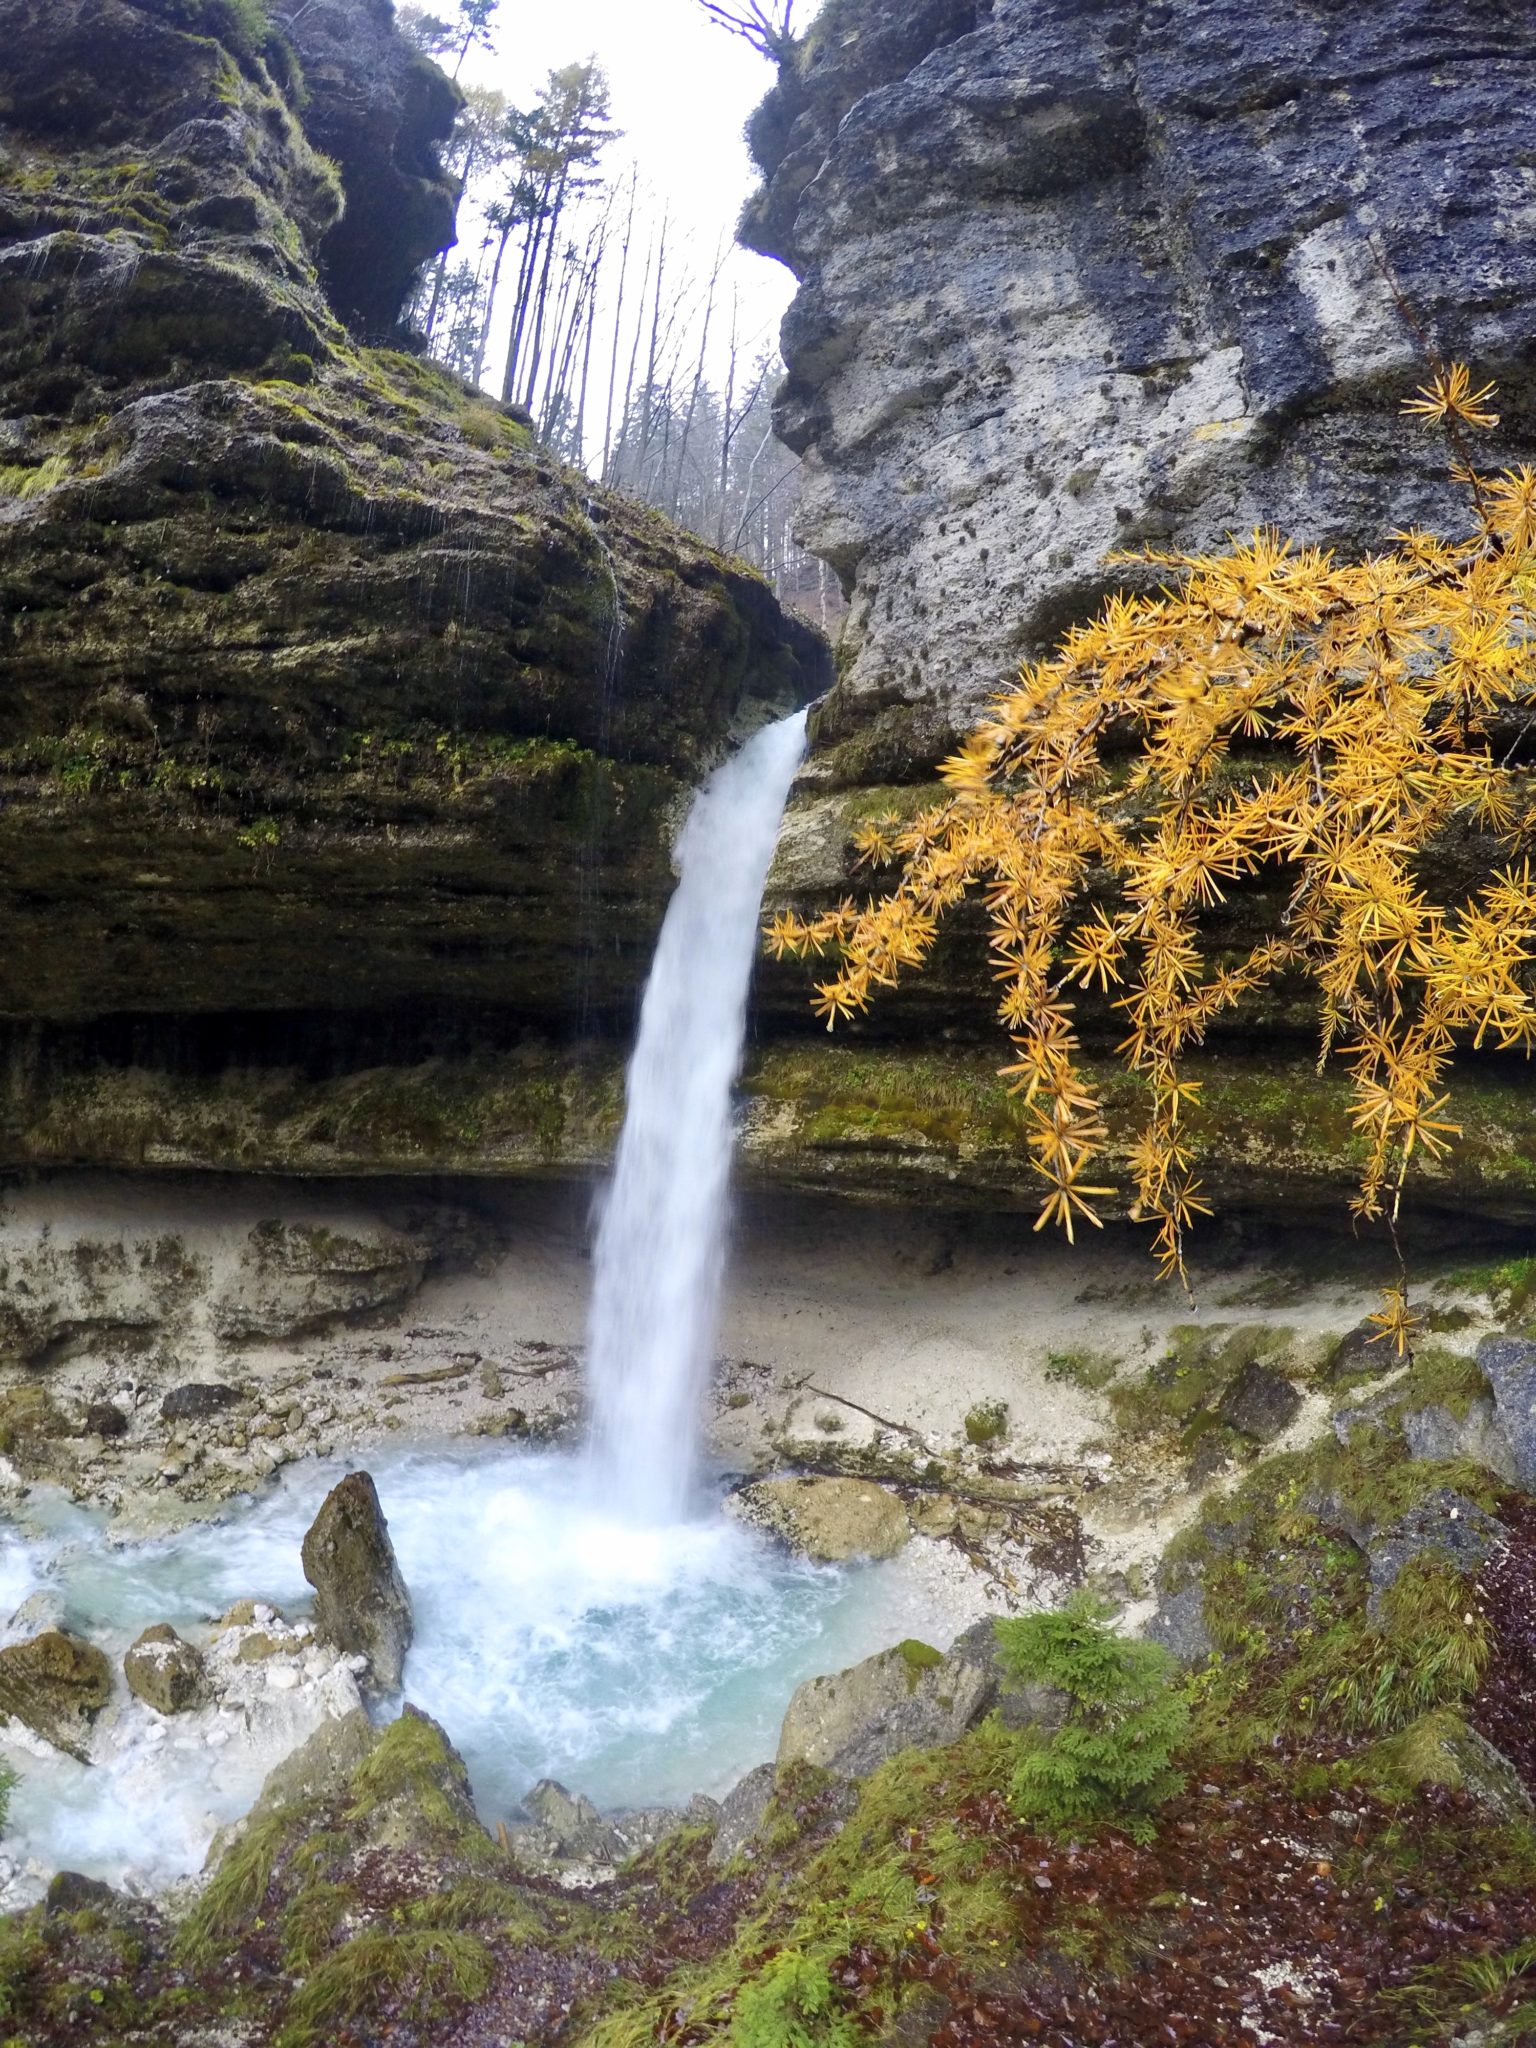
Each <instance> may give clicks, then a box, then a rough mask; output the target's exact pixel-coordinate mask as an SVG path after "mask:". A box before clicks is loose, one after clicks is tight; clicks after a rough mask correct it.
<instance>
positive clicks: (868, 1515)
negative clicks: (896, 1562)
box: [728, 1478, 912, 1564]
mask: <svg viewBox="0 0 1536 2048" xmlns="http://www.w3.org/2000/svg"><path fill="white" fill-rule="evenodd" d="M728 1508H729V1511H730V1512H731V1513H732V1514H734V1515H735V1516H737V1518H738V1519H740V1520H742V1521H746V1522H751V1523H754V1524H755V1525H756V1526H757V1527H758V1528H760V1529H766V1530H768V1531H769V1532H770V1533H771V1534H773V1535H775V1536H778V1537H781V1538H782V1539H783V1541H784V1542H786V1543H788V1544H789V1545H790V1547H791V1548H792V1549H794V1550H799V1551H802V1552H803V1553H804V1554H805V1556H807V1557H811V1558H816V1559H817V1560H819V1561H820V1562H822V1563H825V1564H837V1563H841V1562H842V1561H843V1560H844V1559H846V1558H850V1557H874V1558H881V1557H894V1556H895V1554H896V1552H897V1551H898V1550H900V1549H902V1547H903V1546H904V1545H905V1544H906V1543H907V1542H908V1540H909V1539H910V1537H911V1534H912V1525H911V1522H910V1520H909V1519H908V1516H907V1511H906V1509H905V1508H904V1507H903V1506H902V1504H901V1502H900V1501H899V1500H898V1499H897V1498H896V1496H895V1495H894V1494H893V1493H889V1492H887V1491H886V1489H885V1488H884V1487H882V1486H878V1485H876V1484H875V1483H874V1482H873V1481H872V1480H863V1479H816V1478H801V1479H763V1480H757V1481H755V1482H754V1483H753V1484H752V1485H750V1486H745V1487H742V1488H741V1489H740V1491H739V1492H737V1493H735V1494H733V1495H732V1496H731V1498H730V1501H729V1502H728Z"/></svg>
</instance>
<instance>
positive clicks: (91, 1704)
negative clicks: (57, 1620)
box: [0, 1628, 112, 1763]
mask: <svg viewBox="0 0 1536 2048" xmlns="http://www.w3.org/2000/svg"><path fill="white" fill-rule="evenodd" d="M111 1695H112V1667H111V1665H110V1664H109V1663H108V1662H107V1659H106V1656H105V1655H104V1653H103V1652H102V1651H101V1650H99V1649H97V1647H96V1646H95V1644H94V1643H88V1642H86V1641H85V1640H84V1638H83V1637H81V1636H77V1635H73V1634H71V1633H70V1632H69V1631H68V1630H66V1629H59V1628H53V1629H45V1630H44V1632H43V1633H42V1634H41V1635H38V1636H33V1637H32V1638H31V1639H30V1640H29V1641H27V1642H24V1643H12V1644H11V1645H9V1647H7V1648H6V1649H3V1650H0V1714H3V1715H5V1716H7V1717H8V1718H11V1719H14V1720H17V1721H20V1722H21V1723H22V1725H23V1726H24V1727H27V1728H30V1729H31V1730H32V1732H33V1734H34V1735H40V1736H41V1737H42V1738H43V1740H44V1741H45V1742H49V1743H52V1745H53V1747H54V1748H55V1749H60V1750H63V1751H64V1753H65V1755H66V1756H72V1757H75V1758H77V1759H78V1760H79V1761H80V1762H82V1763H84V1762H86V1761H88V1756H89V1745H90V1736H91V1723H92V1722H93V1721H94V1720H95V1719H96V1716H97V1715H98V1714H99V1713H100V1712H101V1710H102V1708H103V1707H104V1706H105V1705H106V1704H107V1701H108V1700H109V1699H110V1698H111Z"/></svg>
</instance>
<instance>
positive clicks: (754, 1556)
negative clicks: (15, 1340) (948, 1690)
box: [0, 1445, 952, 1882]
mask: <svg viewBox="0 0 1536 2048" xmlns="http://www.w3.org/2000/svg"><path fill="white" fill-rule="evenodd" d="M346 1469H348V1467H347V1466H346V1464H345V1463H343V1462H342V1461H340V1460H329V1461H325V1462H323V1463H310V1464H307V1465H302V1466H295V1467H293V1468H291V1469H290V1470H289V1471H287V1472H286V1473H284V1475H283V1477H282V1480H281V1482H280V1483H279V1484H277V1485H275V1486H273V1487H272V1488H271V1489H269V1490H268V1491H267V1492H266V1493H264V1494H263V1495H262V1496H261V1497H260V1498H259V1499H257V1500H253V1501H249V1502H245V1503H242V1504H238V1505H237V1506H236V1507H235V1508H234V1509H233V1510H232V1511H231V1512H230V1513H229V1514H228V1515H227V1516H226V1517H225V1518H224V1519H223V1520H221V1521H219V1522H216V1523H208V1524H201V1525H196V1526H193V1527H191V1528H188V1529H185V1530H183V1531H181V1532H179V1533H178V1534H177V1535H176V1536H175V1537H173V1538H168V1539H166V1540H164V1541H160V1542H156V1543H148V1544H131V1545H114V1544H112V1543H110V1542H108V1541H107V1540H106V1538H105V1536H104V1533H103V1531H102V1529H101V1527H100V1526H99V1524H98V1522H97V1521H96V1520H95V1519H94V1518H93V1517H91V1516H90V1515H88V1514H87V1513H85V1512H84V1511H82V1510H80V1509H77V1508H73V1507H70V1506H68V1505H67V1504H65V1503H62V1502H55V1503H51V1504H44V1505H43V1507H42V1508H41V1510H40V1511H39V1513H38V1514H37V1515H35V1516H34V1517H33V1518H32V1522H31V1527H30V1528H29V1532H28V1534H26V1535H25V1536H23V1535H22V1534H20V1533H19V1532H18V1531H16V1530H14V1529H9V1530H0V1611H5V1612H9V1611H11V1609H12V1607H14V1605H15V1604H16V1603H18V1602H19V1601H20V1600H21V1599H22V1598H24V1597H25V1596H26V1595H27V1594H28V1593H29V1592H31V1591H33V1590H35V1589H37V1588H38V1587H47V1588H49V1589H50V1590H51V1591H53V1592H54V1594H55V1595H56V1596H58V1597H60V1598H61V1599H62V1601H63V1603H64V1608H65V1614H66V1619H67V1620H68V1622H69V1624H70V1625H71V1626H73V1627H75V1628H77V1629H79V1630H81V1631H82V1632H83V1633H85V1634H87V1635H89V1636H91V1637H92V1638H93V1639H95V1640H97V1641H99V1642H101V1643H103V1645H104V1646H105V1647H108V1648H109V1649H111V1650H113V1651H114V1652H115V1653H116V1654H118V1655H120V1654H121V1650H122V1649H123V1648H124V1647H125V1646H126V1644H127V1643H128V1642H129V1641H130V1640H131V1639H132V1637H133V1636H134V1635H136V1634H137V1633H138V1631H139V1630H140V1629H141V1628H142V1627H144V1626H145V1625H146V1624H147V1623H149V1622H152V1621H169V1622H171V1623H172V1624H173V1625H174V1626H175V1627H177V1628H178V1629H181V1630H182V1631H183V1632H184V1633H186V1634H188V1635H189V1636H191V1637H192V1638H193V1639H194V1640H195V1639H196V1637H197V1633H198V1630H199V1628H200V1627H201V1626H204V1625H206V1623H208V1622H209V1621H211V1620H213V1619H214V1618H215V1617H217V1616H218V1615H219V1614H220V1613H222V1612H223V1611H224V1610H225V1609H226V1608H227V1607H228V1606H229V1605H230V1604H231V1603H232V1602H233V1601H234V1600H236V1599H240V1598H244V1597H248V1596H249V1597H253V1598H257V1599H264V1600H267V1601H270V1602H271V1603H272V1604H273V1605H274V1606H276V1607H278V1608H280V1609H281V1610H282V1611H283V1612H284V1613H285V1614H287V1615H288V1616H290V1618H292V1617H296V1616H297V1615H299V1614H301V1613H303V1612H304V1611H306V1609H307V1607H308V1603H309V1598H310V1589H309V1588H308V1586H307V1585H306V1584H305V1582H304V1577H303V1573H302V1570H301V1568H300V1562H299V1546H300V1543H301V1541H302V1538H303V1535H304V1531H305V1529H306V1528H307V1527H308V1525H309V1523H310V1521H311V1520H312V1519H313V1517H314V1514H315V1511H316V1510H317V1508H318V1507H319V1505H320V1502H321V1500H322V1499H323V1498H324V1496H325V1493H326V1492H327V1490H328V1489H329V1488H330V1487H331V1486H332V1485H333V1484H334V1483H335V1481H336V1479H337V1478H338V1477H339V1476H340V1475H341V1473H342V1472H343V1471H345V1470H346ZM368 1469H369V1470H370V1471H371V1472H372V1473H373V1476H374V1479H375V1481H376V1483H377V1485H378V1489H379V1495H380V1499H381V1502H382V1504H383V1507H384V1512H385V1515H386V1517H387V1519H388V1521H389V1525H390V1532H391V1536H392V1538H393V1540H394V1543H395V1547H396V1551H397V1553H398V1556H399V1559H400V1565H401V1569H402V1572H403V1574H404V1576H405V1580H406V1583H407V1585H408V1586H409V1588H410V1591H411V1597H412V1601H413V1604H414V1607H415V1614H416V1641H415V1644H414V1646H413V1648H412V1650H411V1653H410V1656H409V1658H408V1660H407V1664H406V1674H405V1696H406V1697H407V1698H408V1699H410V1700H411V1701H413V1702H414V1703H415V1704H416V1705H418V1706H420V1707H421V1708H423V1709H424V1710H425V1711H426V1712H428V1713H430V1714H431V1715H433V1716H434V1717H435V1718H436V1719H438V1720H439V1721H441V1722H442V1723H443V1725H444V1727H445V1728H446V1729H447V1730H448V1733H449V1735H450V1736H451V1738H452V1739H453V1741H454V1742H455V1744H456V1745H457V1746H458V1748H459V1749H460V1751H461V1752H462V1754H463V1755H464V1757H465V1760H466V1762H467V1763H468V1765H469V1768H470V1773H471V1777H472V1779H473V1782H474V1786H475V1791H476V1796H477V1800H478V1802H479V1805H480V1809H481V1812H482V1814H483V1816H484V1817H485V1818H486V1819H487V1820H488V1821H490V1822H494V1821H495V1820H496V1819H497V1818H500V1817H503V1816H508V1815H510V1814H511V1813H512V1812H513V1811H514V1809H515V1808H516V1806H517V1803H518V1801H519V1799H520V1797H521V1795H522V1794H523V1793H524V1792H525V1791H526V1790H527V1789H528V1788H529V1787H530V1786H531V1785H532V1784H533V1783H534V1782H535V1781H536V1780H537V1779H538V1778H540V1777H544V1776H551V1777H556V1778H559V1779H560V1780H562V1782H564V1783H565V1784H567V1785H568V1786H570V1787H571V1788H572V1789H573V1790H580V1791H582V1792H585V1793H586V1794H587V1795H588V1796H589V1797H591V1798H592V1799H594V1800H596V1801H597V1803H598V1804H599V1805H600V1806H605V1807H617V1806H626V1805H651V1804H669V1803H673V1802H680V1801H684V1800H686V1799H687V1798H688V1797H689V1796H690V1795H691V1794H692V1793H694V1792H710V1793H715V1794H718V1793H720V1792H723V1791H725V1790H726V1789H727V1788H728V1787H729V1786H730V1785H731V1784H732V1783H734V1782H735V1780H736V1779H737V1778H738V1777H739V1776H741V1774H742V1773H743V1772H744V1771H746V1770H748V1769H750V1768H751V1767H752V1766H753V1765H755V1764H757V1763H760V1762H762V1761H763V1760H764V1759H766V1758H768V1757H770V1756H771V1755H772V1754H773V1751H774V1748H775V1744H776V1740H777V1731H778V1723H779V1720H780V1718H781V1717H782V1714H783V1711H784V1708H785V1705H786V1704H787V1702H788V1700H789V1696H790V1694H791V1692H793V1690H794V1688H795V1687H796V1686H797V1685H798V1684H799V1683H800V1682H801V1680H803V1679H805V1678H807V1677H810V1676H812V1675H814V1674H816V1673H819V1672H824V1671H832V1670H838V1669H840V1668H842V1667H843V1666H845V1665H847V1664H849V1663H852V1662H854V1661H856V1660H857V1659H858V1658H859V1657H862V1656H867V1655H869V1654H870V1653H871V1652H872V1651H874V1650H876V1649H879V1648H882V1647H883V1646H885V1645H886V1644H888V1643H890V1642H892V1641H895V1640H898V1639H900V1638H901V1637H903V1636H906V1635H913V1634H916V1635H927V1636H929V1638H930V1639H933V1637H934V1636H935V1634H936V1633H937V1632H938V1631H940V1630H942V1629H943V1626H944V1624H943V1621H942V1616H941V1614H940V1612H939V1611H938V1596H937V1594H935V1593H933V1592H930V1591H929V1590H928V1589H927V1588H926V1587H924V1586H923V1585H922V1584H921V1583H920V1582H919V1580H918V1579H917V1577H916V1576H915V1574H913V1573H912V1572H910V1571H909V1570H908V1569H906V1568H905V1567H904V1565H903V1563H902V1562H901V1561H900V1560H895V1561H893V1562H892V1563H889V1564H883V1565H859V1566H826V1565H813V1564H809V1563H807V1562H805V1561H804V1560H801V1559H796V1558H792V1557H790V1556H788V1555H786V1554H785V1553H784V1552H783V1551H782V1550H780V1549H779V1548H777V1547H776V1546H773V1545H771V1544H769V1543H768V1542H767V1541H766V1540H765V1539H763V1538H761V1537H759V1536H758V1535H756V1534H755V1533H754V1532H751V1531H749V1530H746V1529H744V1528H742V1527H740V1526H739V1525H737V1524H736V1523H734V1522H731V1521H729V1520H728V1519H727V1518H726V1517H725V1516H724V1515H723V1514H721V1513H720V1512H719V1511H718V1509H711V1510H709V1511H707V1512H703V1513H701V1514H700V1515H698V1516H696V1517H694V1518H691V1519H687V1520H683V1521H679V1522H677V1523H674V1524H672V1525H670V1526H667V1527H662V1528H657V1529H637V1528H636V1527H634V1526H633V1525H632V1524H631V1523H629V1522H627V1521H624V1520H620V1519H617V1518H615V1517H614V1516H613V1515H612V1514H611V1513H609V1512H607V1511H605V1509H604V1508H603V1506H602V1505H601V1504H599V1503H597V1502H595V1501H594V1499H593V1497H592V1493H591V1490H590V1487H589V1486H588V1485H587V1484H586V1483H585V1481H586V1468H585V1465H584V1463H583V1462H581V1461H578V1460H576V1459H573V1458H571V1457H570V1456H568V1455H564V1454H556V1453H552V1452H550V1453H539V1452H527V1451H509V1450H508V1449H506V1448H505V1447H504V1446H501V1445H494V1446H491V1445H487V1446H483V1447H480V1446H476V1447H468V1448H467V1447H462V1446H453V1447H446V1446H444V1447H439V1448H431V1447H428V1448H422V1447H416V1448H413V1449H411V1450H409V1451H401V1452H386V1453H380V1454H376V1455H374V1456H371V1457H370V1458H369V1460H368ZM951 1626H952V1623H951ZM941 1639H942V1638H941ZM157 1718H158V1717H156V1716H153V1715H152V1714H150V1713H149V1712H148V1710H147V1709H145V1708H143V1707H141V1706H139V1705H138V1703H137V1702H131V1701H128V1702H125V1703H123V1704H122V1705H121V1706H120V1708H119V1709H118V1718H117V1722H116V1726H115V1731H114V1736H113V1742H112V1745H111V1754H110V1755H109V1756H107V1758H106V1759H105V1760H104V1761H103V1762H100V1763H98V1764H96V1765H95V1766H92V1767H90V1768H87V1767H84V1766H81V1765H78V1764H75V1763H72V1762H70V1761H68V1760H67V1759H63V1758H56V1757H51V1756H50V1757H46V1758H44V1757H40V1756H34V1755H30V1754H22V1755H20V1756H19V1757H18V1758H17V1759H16V1760H17V1761H18V1763H19V1767H20V1769H21V1771H22V1774H23V1782H22V1785H21V1787H20V1788H19V1790H18V1793H17V1795H16V1799H15V1802H14V1807H13V1827H12V1829H11V1830H10V1831H9V1832H8V1834H7V1837H6V1840H5V1842H4V1843H3V1844H0V1847H3V1849H4V1850H5V1851H7V1852H9V1853H10V1854H11V1855H12V1856H13V1857H15V1856H21V1857H22V1858H23V1859H25V1858H26V1857H31V1858H34V1859H36V1860H37V1861H38V1862H39V1863H40V1864H41V1865H43V1866H46V1867H51V1868H58V1867H64V1866H67V1867H72V1868H77V1869H82V1868H83V1869H86V1870H87V1871H88V1872H89V1873H90V1874H95V1875H100V1876H103V1877H107V1878H108V1879H109V1880H112V1881H121V1880H122V1878H123V1877H124V1875H125V1874H133V1873H137V1874H139V1875H141V1876H142V1877H144V1878H145V1879H146V1880H150V1881H155V1882H160V1881H163V1880H164V1879H165V1878H166V1877H168V1876H175V1875H179V1874H183V1873H184V1872H186V1871H190V1870H192V1869H195V1868H196V1867H197V1866H198V1865H199V1864H200V1862H201V1860H202V1856H203V1853H204V1851H205V1850H206V1846H207V1842H208V1840H209V1838H210V1836H211V1834H212V1830H213V1827H214V1826H215V1825H216V1824H217V1823H218V1822H220V1821H223V1820H227V1819H229V1818H232V1817H233V1816H234V1815H235V1814H238V1813H239V1812H242V1811H243V1810H244V1809H245V1807H246V1806H247V1805H248V1804H249V1802H250V1799H251V1798H252V1797H253V1796H254V1793H255V1790H256V1789H257V1785H258V1784H259V1776H260V1773H259V1771H257V1772H255V1773H254V1775H253V1772H252V1770H251V1769H250V1768H247V1767H244V1766H243V1765H242V1761H241V1751H240V1744H239V1740H238V1735H237V1736H236V1738H235V1739H234V1740H230V1739H229V1737H228V1736H227V1735H224V1736H222V1737H215V1738H213V1740H215V1741H217V1742H219V1743H220V1746H219V1747H212V1746H209V1738H208V1737H207V1736H206V1735H205V1734H204V1732H203V1728H204V1724H207V1723H209V1722H211V1721H213V1720H214V1719H215V1718H216V1717H214V1716H212V1715H199V1716H197V1717H195V1719H193V1720H189V1721H188V1722H187V1725H185V1726H181V1725H178V1723H177V1722H172V1723H169V1724H167V1723H160V1724H159V1726H158V1727H157V1726H156V1725H155V1723H156V1721H157ZM183 1718H185V1717H183ZM225 1718H226V1720H227V1717H225ZM262 1768H265V1765H263V1766H262Z"/></svg>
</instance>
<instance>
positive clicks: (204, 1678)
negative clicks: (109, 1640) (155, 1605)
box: [123, 1621, 208, 1714]
mask: <svg viewBox="0 0 1536 2048" xmlns="http://www.w3.org/2000/svg"><path fill="white" fill-rule="evenodd" d="M123 1676H124V1678H126V1679H127V1681H128V1690H129V1691H130V1692H131V1693H132V1694H133V1695H134V1697H135V1698H136V1699H141V1700H142V1701H143V1702H144V1704H145V1706H147V1707H152V1708H153V1709H154V1711H155V1712H156V1713H157V1714H185V1713H189V1712H191V1711H192V1709H193V1708H195V1707H200V1706H201V1705H202V1704H203V1702H204V1701H205V1700H206V1699H207V1697H208V1673H207V1669H206V1667H205V1665H204V1663H203V1655H202V1652H201V1651H200V1650H199V1649H198V1648H197V1646H196V1645H195V1644H193V1643H189V1642H187V1641H186V1640H185V1639H184V1638H183V1637H181V1636H179V1635H177V1633H176V1631H175V1629H173V1628H172V1627H171V1626H170V1624H169V1623H168V1622H164V1621H158V1622H155V1623H154V1624H153V1625H152V1626H151V1627H149V1628H147V1629H145V1630H144V1632H143V1634H142V1635H141V1636H139V1638H138V1640H137V1641H136V1642H135V1643H134V1644H133V1645H132V1647H131V1648H130V1649H129V1650H128V1652H127V1654H126V1655H125V1656H124V1658H123Z"/></svg>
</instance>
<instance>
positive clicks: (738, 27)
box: [698, 0, 795, 64]
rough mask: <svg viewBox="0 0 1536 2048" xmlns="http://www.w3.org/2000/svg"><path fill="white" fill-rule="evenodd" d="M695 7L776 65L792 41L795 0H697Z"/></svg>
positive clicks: (788, 49) (785, 53) (791, 46)
mask: <svg viewBox="0 0 1536 2048" xmlns="http://www.w3.org/2000/svg"><path fill="white" fill-rule="evenodd" d="M698 4H699V6H700V7H702V8H703V10H704V12H705V13H706V14H707V15H708V16H709V18H710V20H711V21H713V22H716V23H717V24H718V25H719V26H720V27H721V28H723V29H728V30H729V31H730V33H731V34H732V35H733V36H741V37H742V38H743V39H744V40H745V41H746V42H749V43H750V44H751V45H752V47H753V49H754V50H756V51H757V52H758V53H759V55H761V56H764V57H767V58H768V59H769V60H770V61H771V62H773V63H775V64H777V63H779V62H780V61H781V60H782V59H783V58H785V57H787V56H788V55H789V53H790V51H791V50H792V49H793V48H794V42H795V29H794V17H795V0H737V4H736V5H734V6H732V5H729V4H727V0H698Z"/></svg>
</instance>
